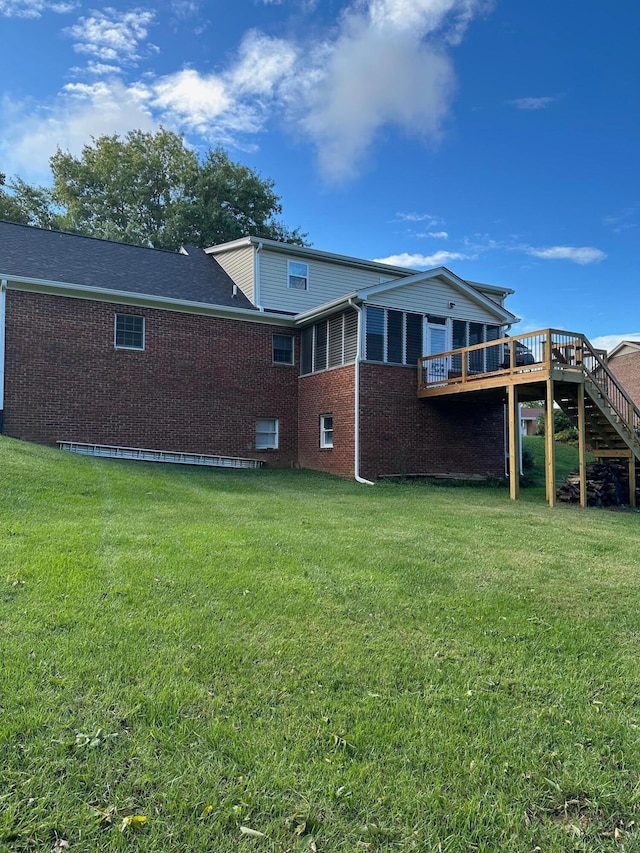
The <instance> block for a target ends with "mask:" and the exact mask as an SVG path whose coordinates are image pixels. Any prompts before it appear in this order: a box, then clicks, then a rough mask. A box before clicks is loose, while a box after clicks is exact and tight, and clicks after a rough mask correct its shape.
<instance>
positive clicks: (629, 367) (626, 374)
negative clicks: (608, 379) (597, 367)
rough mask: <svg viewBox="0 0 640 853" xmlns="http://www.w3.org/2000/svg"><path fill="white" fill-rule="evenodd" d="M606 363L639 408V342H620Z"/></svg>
mask: <svg viewBox="0 0 640 853" xmlns="http://www.w3.org/2000/svg"><path fill="white" fill-rule="evenodd" d="M607 363H608V365H609V369H610V370H611V372H612V373H613V374H614V375H615V377H616V379H617V380H618V381H619V382H620V383H621V385H622V386H623V387H624V388H625V390H626V392H627V393H628V394H629V396H630V397H631V399H632V400H633V402H634V403H635V404H636V406H640V341H621V342H620V343H619V344H618V346H617V347H615V348H614V349H612V350H611V352H610V353H609V355H608V358H607Z"/></svg>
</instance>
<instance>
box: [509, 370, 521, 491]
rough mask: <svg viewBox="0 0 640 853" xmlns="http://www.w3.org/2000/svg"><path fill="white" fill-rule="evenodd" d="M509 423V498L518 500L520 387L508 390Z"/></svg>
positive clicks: (511, 386)
mask: <svg viewBox="0 0 640 853" xmlns="http://www.w3.org/2000/svg"><path fill="white" fill-rule="evenodd" d="M507 422H508V430H509V497H510V498H511V500H512V501H516V500H518V497H519V495H520V453H519V452H518V451H519V448H520V418H519V411H518V386H517V385H513V384H512V385H509V386H508V388H507Z"/></svg>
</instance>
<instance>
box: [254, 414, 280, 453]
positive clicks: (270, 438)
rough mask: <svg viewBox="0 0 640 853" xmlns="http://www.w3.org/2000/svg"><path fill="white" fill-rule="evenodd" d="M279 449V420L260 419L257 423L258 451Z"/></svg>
mask: <svg viewBox="0 0 640 853" xmlns="http://www.w3.org/2000/svg"><path fill="white" fill-rule="evenodd" d="M277 449H278V419H277V418H258V419H257V421H256V450H277Z"/></svg>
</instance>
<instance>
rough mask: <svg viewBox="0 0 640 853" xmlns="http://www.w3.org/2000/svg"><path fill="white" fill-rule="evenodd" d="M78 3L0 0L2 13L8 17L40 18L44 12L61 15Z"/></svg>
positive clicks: (0, 11)
mask: <svg viewBox="0 0 640 853" xmlns="http://www.w3.org/2000/svg"><path fill="white" fill-rule="evenodd" d="M78 5H79V4H78V3H75V2H73V3H56V2H53V3H52V2H50V0H0V15H4V16H5V17H6V18H40V17H41V15H42V13H43V12H56V13H58V14H59V15H62V14H65V13H67V12H71V11H73V10H74V9H75V8H77V6H78Z"/></svg>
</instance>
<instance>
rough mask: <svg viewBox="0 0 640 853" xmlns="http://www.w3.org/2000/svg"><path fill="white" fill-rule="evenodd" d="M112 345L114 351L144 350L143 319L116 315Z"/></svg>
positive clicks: (128, 315)
mask: <svg viewBox="0 0 640 853" xmlns="http://www.w3.org/2000/svg"><path fill="white" fill-rule="evenodd" d="M114 345H115V347H116V349H144V317H140V316H138V315H137V314H116V318H115V334H114Z"/></svg>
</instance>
